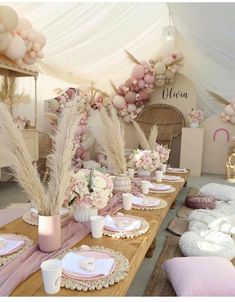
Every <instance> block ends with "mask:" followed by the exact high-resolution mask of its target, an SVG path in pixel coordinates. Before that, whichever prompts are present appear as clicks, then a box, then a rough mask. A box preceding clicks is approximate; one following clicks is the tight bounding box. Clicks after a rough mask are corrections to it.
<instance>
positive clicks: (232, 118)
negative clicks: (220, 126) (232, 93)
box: [220, 97, 235, 125]
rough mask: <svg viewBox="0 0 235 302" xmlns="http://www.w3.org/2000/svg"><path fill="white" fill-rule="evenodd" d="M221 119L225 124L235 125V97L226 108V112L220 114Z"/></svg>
mask: <svg viewBox="0 0 235 302" xmlns="http://www.w3.org/2000/svg"><path fill="white" fill-rule="evenodd" d="M220 117H221V120H222V121H223V122H230V123H231V124H233V125H235V97H233V98H232V99H231V100H230V101H229V104H228V105H226V106H225V107H224V111H223V112H222V113H221V114H220Z"/></svg>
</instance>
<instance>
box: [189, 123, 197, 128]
mask: <svg viewBox="0 0 235 302" xmlns="http://www.w3.org/2000/svg"><path fill="white" fill-rule="evenodd" d="M198 127H199V123H198V122H191V123H190V128H198Z"/></svg>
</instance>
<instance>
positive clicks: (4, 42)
mask: <svg viewBox="0 0 235 302" xmlns="http://www.w3.org/2000/svg"><path fill="white" fill-rule="evenodd" d="M10 43H11V35H10V34H9V33H8V32H6V31H5V32H0V51H4V50H6V49H7V48H8V47H9V45H10Z"/></svg>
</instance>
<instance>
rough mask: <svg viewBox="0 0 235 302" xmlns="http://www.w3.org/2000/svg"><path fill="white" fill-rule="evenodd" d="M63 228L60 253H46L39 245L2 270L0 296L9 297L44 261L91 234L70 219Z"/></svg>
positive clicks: (84, 227)
mask: <svg viewBox="0 0 235 302" xmlns="http://www.w3.org/2000/svg"><path fill="white" fill-rule="evenodd" d="M66 222H68V223H67V224H66V225H64V226H63V227H62V230H61V232H62V246H61V249H60V250H59V251H55V252H52V253H44V252H41V251H40V250H39V247H38V243H36V244H34V245H33V246H32V247H30V248H29V249H28V250H27V251H26V252H25V253H23V254H21V255H19V256H18V257H17V258H15V259H14V260H13V261H12V262H10V263H8V264H7V265H4V266H3V267H2V268H0V296H8V295H9V294H10V293H11V292H12V291H13V290H14V289H15V288H16V287H17V286H18V285H19V284H20V283H22V282H23V281H24V280H25V279H27V278H28V277H29V276H30V275H31V274H33V273H34V272H36V271H37V270H38V269H39V268H40V264H41V262H42V261H45V260H47V259H49V258H53V257H54V256H55V255H56V254H57V253H58V252H61V251H63V250H64V249H67V248H71V247H73V246H74V245H75V244H76V243H78V242H79V241H80V240H82V239H83V238H84V237H86V236H87V235H88V234H89V233H90V228H89V227H88V225H86V226H85V225H83V224H81V223H77V222H74V221H73V219H71V218H70V219H68V220H67V221H66Z"/></svg>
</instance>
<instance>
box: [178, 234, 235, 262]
mask: <svg viewBox="0 0 235 302" xmlns="http://www.w3.org/2000/svg"><path fill="white" fill-rule="evenodd" d="M179 246H180V249H181V252H182V254H183V255H184V256H221V257H225V258H227V259H229V260H232V259H233V258H234V257H235V241H234V240H233V239H232V238H231V236H229V235H226V234H224V233H222V232H216V231H211V230H210V231H209V230H207V231H201V232H200V233H196V232H193V231H189V232H186V233H184V234H183V235H182V236H181V238H180V240H179Z"/></svg>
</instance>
